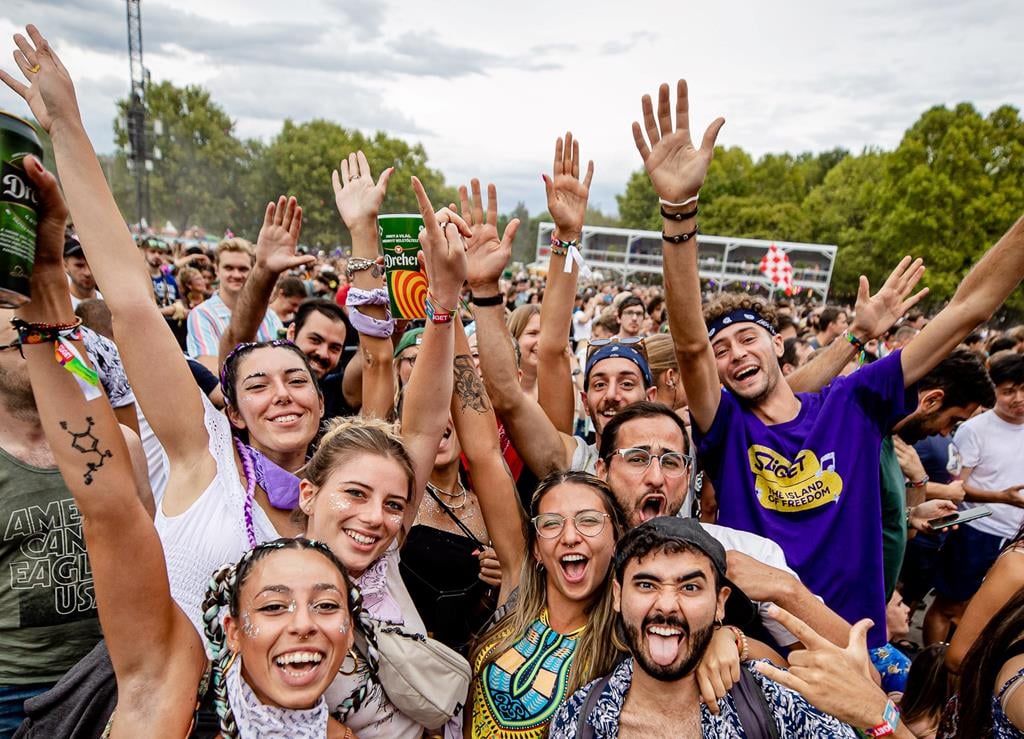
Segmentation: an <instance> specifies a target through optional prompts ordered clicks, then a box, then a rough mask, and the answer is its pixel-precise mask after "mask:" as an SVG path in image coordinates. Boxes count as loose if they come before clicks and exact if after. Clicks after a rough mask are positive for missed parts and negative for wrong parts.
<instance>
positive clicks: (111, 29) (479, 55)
mask: <svg viewBox="0 0 1024 739" xmlns="http://www.w3.org/2000/svg"><path fill="white" fill-rule="evenodd" d="M142 20H143V45H144V51H145V64H146V67H148V69H149V70H150V72H151V75H152V78H153V79H154V80H163V79H168V80H171V81H172V82H174V83H175V84H178V85H184V84H200V85H204V86H205V87H207V88H208V89H210V90H211V92H212V94H213V97H214V99H215V100H216V101H217V102H218V103H219V104H220V105H222V106H223V107H224V108H225V109H226V111H227V112H228V114H229V115H230V116H231V117H232V118H233V119H234V120H235V121H236V122H237V129H238V133H239V135H241V136H243V137H261V138H269V137H271V136H273V135H274V134H275V133H276V132H277V131H278V130H279V128H280V125H281V121H282V120H283V119H285V118H292V119H294V120H296V121H305V120H309V119H311V118H328V119H331V120H334V121H337V122H339V123H341V124H342V125H345V126H348V127H355V128H360V129H363V130H366V131H372V130H376V129H382V130H384V131H386V132H387V133H389V134H391V135H394V136H400V137H403V138H406V139H409V140H413V141H419V142H422V143H423V145H424V146H425V147H426V149H427V152H428V154H429V156H430V160H431V162H432V164H433V165H434V166H436V167H438V168H440V169H441V171H443V172H444V173H445V175H446V177H447V178H448V181H449V182H452V183H460V182H464V181H466V180H467V179H468V178H469V177H472V176H479V177H481V178H482V179H486V180H492V181H494V182H495V183H496V184H497V185H498V192H499V197H500V199H501V208H502V210H508V209H510V208H511V207H512V206H513V205H514V204H515V201H517V200H524V201H525V202H526V203H527V205H528V206H529V208H530V210H531V211H538V210H542V209H543V207H544V195H543V186H542V183H541V180H540V173H541V172H542V171H544V170H545V169H546V168H549V167H550V161H551V154H552V151H553V142H554V139H555V137H556V136H557V135H558V134H559V133H560V132H564V131H565V130H566V129H567V128H569V129H572V130H573V132H574V134H575V135H576V136H577V137H578V138H579V139H580V140H581V142H582V150H583V156H584V158H593V159H594V161H595V165H596V175H595V180H594V187H593V191H592V195H591V202H592V204H593V205H595V206H597V207H600V208H602V209H603V210H605V211H606V212H613V211H614V210H615V194H616V193H618V192H621V191H622V189H623V187H624V185H625V182H626V180H627V178H628V176H629V173H630V172H631V171H632V170H634V169H635V168H637V167H638V166H639V163H640V162H639V157H638V155H637V153H636V150H635V148H634V146H633V143H632V138H631V135H630V131H629V126H630V122H631V121H632V120H633V119H634V118H636V117H638V116H639V98H640V95H642V94H643V93H644V92H653V91H654V90H656V89H657V85H658V83H659V82H662V81H669V80H674V79H677V78H678V77H686V78H687V79H688V80H689V83H690V92H691V108H690V109H691V121H692V122H693V125H694V127H695V128H700V130H701V131H703V128H704V127H705V126H706V125H707V123H708V122H709V121H710V120H711V119H712V118H714V117H715V116H717V115H722V116H725V118H726V126H725V128H724V129H723V131H722V134H721V136H720V137H719V143H720V144H724V145H727V146H733V145H738V146H742V147H743V148H745V149H747V150H748V151H750V152H752V153H754V154H756V155H757V154H763V153H766V152H782V151H791V152H798V151H807V150H810V151H821V150H825V149H830V148H832V147H835V146H843V147H846V148H848V149H851V150H854V151H859V150H860V149H861V148H862V147H863V146H865V145H870V146H881V147H887V148H891V147H893V146H895V145H896V143H898V141H899V137H900V135H901V134H902V132H903V131H904V130H905V129H906V127H907V126H908V125H910V124H911V123H912V122H913V121H914V120H916V118H917V117H918V116H919V115H920V114H921V113H922V112H923V111H924V110H925V109H927V108H928V107H930V106H932V105H935V104H943V103H944V104H953V103H956V102H959V101H963V100H969V101H971V102H973V103H974V104H975V105H976V106H978V107H979V108H980V109H981V110H982V111H984V112H988V111H989V110H991V109H992V108H994V107H995V106H997V105H999V104H1002V103H1010V104H1012V105H1015V106H1017V107H1021V106H1024V75H1022V74H1021V73H1020V64H1021V50H1022V47H1021V41H1020V34H1019V31H1020V29H1021V28H1022V27H1024V3H1021V2H1019V0H972V2H963V1H962V0H905V1H904V0H850V1H849V2H845V3H823V2H809V1H807V2H800V1H798V0H774V1H773V2H764V1H763V0H761V1H759V2H755V1H754V0H746V1H745V2H727V1H722V2H712V3H700V4H698V3H693V2H679V1H678V0H676V2H649V3H636V4H634V3H628V2H593V1H592V2H588V3H582V2H555V1H554V0H545V1H544V2H538V1H536V0H516V2H501V3H494V2H482V3H481V2H467V1H465V0H448V2H445V3H443V4H442V3H436V2H422V1H421V2H414V1H412V0H334V1H333V2H332V1H330V0H292V2H288V3H280V2H274V3H271V2H267V0H215V1H214V2H211V1H210V0H205V1H204V0H173V1H172V0H146V2H144V3H143V4H142ZM26 22H34V23H36V24H37V25H38V26H39V27H40V29H41V30H42V31H43V33H44V34H46V35H47V36H48V37H49V38H50V41H51V42H52V43H53V44H54V45H55V47H56V48H57V50H58V52H59V53H60V54H61V55H62V58H63V60H64V62H65V64H66V65H67V66H68V68H69V69H70V70H71V73H72V75H73V76H74V78H75V82H76V85H77V89H78V94H79V97H80V99H81V104H82V109H83V115H84V117H85V123H86V126H87V128H88V130H89V133H90V135H91V136H92V138H93V141H94V142H95V144H96V146H97V149H98V150H99V151H101V152H106V151H111V150H112V149H113V142H112V139H113V128H112V118H113V116H114V100H115V99H116V98H117V97H122V96H124V95H125V93H126V92H127V90H128V85H129V79H128V57H127V31H126V21H125V4H124V2H119V1H118V0H65V1H62V0H31V2H28V1H26V0H5V1H4V2H3V3H2V7H0V37H2V38H3V39H5V41H4V45H5V46H7V47H8V48H13V45H12V44H11V42H10V41H9V39H10V36H11V34H13V33H14V32H15V30H17V29H18V28H19V27H21V26H24V24H25V23H26ZM1014 29H1016V30H1014ZM2 59H3V61H2V62H0V63H2V64H4V66H5V67H6V68H7V69H9V70H12V71H13V62H12V61H11V59H10V54H9V51H7V50H6V49H5V50H4V53H3V55H2ZM0 108H3V109H6V110H12V111H14V112H16V113H19V114H25V113H26V112H27V111H26V108H25V106H24V104H23V103H22V101H21V100H20V99H18V98H17V97H16V96H14V95H13V94H12V93H11V92H10V91H8V90H7V89H6V88H5V89H3V90H2V91H0ZM339 154H341V152H339Z"/></svg>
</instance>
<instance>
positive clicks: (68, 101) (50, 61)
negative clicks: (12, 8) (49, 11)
mask: <svg viewBox="0 0 1024 739" xmlns="http://www.w3.org/2000/svg"><path fill="white" fill-rule="evenodd" d="M25 30H26V32H27V33H28V38H26V37H25V36H23V35H21V34H20V33H19V34H15V36H14V43H15V44H16V45H17V46H18V48H17V49H16V50H15V52H14V61H15V62H16V63H17V65H18V68H19V69H21V72H22V74H23V75H25V79H26V80H28V81H29V84H28V85H25V84H22V83H21V82H18V81H17V80H16V79H14V77H12V76H11V75H10V74H8V73H7V72H5V71H3V70H0V80H2V81H3V82H4V84H6V85H7V86H8V87H10V88H11V89H12V90H13V91H14V92H15V93H17V94H18V95H20V96H21V97H22V98H23V99H24V100H25V102H26V103H28V106H29V108H30V109H31V110H32V115H34V116H35V118H36V120H37V121H39V125H40V126H42V127H43V129H44V130H45V131H47V132H49V131H50V129H51V128H52V127H53V123H54V121H56V120H66V121H76V120H79V119H80V115H79V112H78V101H77V100H76V98H75V86H74V84H73V83H72V82H71V75H70V74H68V70H67V69H65V68H64V65H63V64H62V63H61V61H60V59H59V58H58V57H57V54H56V53H55V52H54V51H53V49H51V48H50V44H49V43H48V42H47V40H46V39H45V38H43V35H42V34H41V33H39V30H38V29H37V28H36V27H35V26H33V25H29V26H27V27H26V29H25Z"/></svg>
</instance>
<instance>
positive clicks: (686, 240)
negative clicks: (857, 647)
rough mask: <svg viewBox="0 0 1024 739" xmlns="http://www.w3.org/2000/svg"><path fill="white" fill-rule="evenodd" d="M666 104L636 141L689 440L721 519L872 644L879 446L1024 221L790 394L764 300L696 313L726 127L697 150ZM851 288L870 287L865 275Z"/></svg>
mask: <svg viewBox="0 0 1024 739" xmlns="http://www.w3.org/2000/svg"><path fill="white" fill-rule="evenodd" d="M677 95H678V101H677V106H676V116H675V119H674V121H673V117H672V115H671V113H670V109H671V105H670V101H669V97H670V96H669V88H668V85H662V87H661V89H660V91H659V96H658V98H659V99H658V110H659V111H660V116H659V117H660V120H661V125H660V126H659V125H658V123H657V121H656V119H655V116H654V108H653V104H652V101H651V99H650V97H645V98H644V99H643V103H642V107H643V119H644V123H645V125H644V126H641V125H640V124H639V123H636V124H634V126H633V129H634V140H635V142H636V144H637V148H638V150H639V152H640V154H641V157H642V158H643V160H644V163H645V167H646V169H647V172H648V175H649V177H650V178H651V182H652V185H653V186H654V189H655V191H656V192H657V194H658V197H659V198H660V199H661V202H662V208H663V223H664V232H663V235H664V239H665V241H664V244H663V246H664V249H663V251H664V270H665V285H666V295H667V303H668V310H669V323H670V325H671V333H672V338H673V341H674V342H675V349H676V358H677V360H678V364H679V368H680V375H681V376H682V381H683V387H684V388H685V390H686V397H687V400H688V401H689V407H690V414H691V416H692V418H693V429H694V440H695V441H696V444H697V448H698V453H699V454H700V457H701V461H702V463H703V464H704V468H705V470H706V472H707V474H708V476H709V477H710V479H711V481H712V483H713V484H714V488H715V490H716V491H717V496H718V504H719V508H718V510H719V519H718V522H719V523H721V524H724V525H727V526H731V527H733V528H738V529H743V530H746V531H752V532H754V533H757V534H760V535H761V536H765V537H767V538H769V539H772V540H773V541H775V542H776V543H778V544H779V545H780V546H781V547H782V549H783V551H784V552H785V553H786V559H787V560H788V561H789V563H790V565H791V566H792V567H793V568H794V569H795V570H796V571H797V572H798V573H800V577H801V579H802V580H803V581H804V583H805V584H806V585H807V586H808V587H809V588H810V589H811V590H812V591H813V592H815V593H817V594H818V595H821V596H822V597H823V598H824V599H825V602H826V603H827V604H828V605H829V607H831V608H832V609H833V610H834V611H836V612H837V613H839V615H840V616H842V617H844V618H845V619H846V620H847V621H849V622H851V623H853V622H857V621H859V620H861V619H862V618H870V619H871V620H872V621H873V622H874V626H873V627H872V629H871V631H870V632H869V634H868V646H869V647H872V648H875V647H881V646H883V645H884V644H885V643H886V638H885V605H886V598H885V582H884V576H883V566H882V527H881V523H880V522H881V518H882V513H881V494H880V491H879V475H878V469H879V460H880V453H881V447H882V438H883V437H884V436H885V435H886V434H888V433H889V432H890V431H891V430H892V429H893V427H894V426H895V425H896V424H897V423H899V421H900V420H902V419H903V418H904V417H905V416H907V415H908V414H909V413H910V412H912V411H913V409H914V408H916V407H917V404H918V397H917V392H916V390H915V385H916V383H917V382H918V381H919V380H921V379H922V378H923V377H924V376H925V375H926V374H928V372H929V371H930V370H931V369H932V368H933V367H935V365H937V364H938V363H939V362H940V361H941V360H942V359H943V358H944V357H945V356H947V355H948V354H949V352H951V351H952V350H953V349H954V348H956V345H957V344H958V343H959V342H960V341H961V340H962V339H963V338H964V337H966V336H967V335H968V334H969V333H970V332H971V331H972V330H973V329H974V328H975V327H976V326H977V325H978V324H980V323H982V322H984V321H986V320H988V319H989V318H990V317H991V316H992V314H993V313H994V311H995V310H996V309H997V308H998V307H999V306H1000V305H1001V304H1002V302H1003V301H1004V300H1005V299H1006V298H1007V296H1008V295H1009V294H1010V293H1011V292H1012V290H1013V289H1014V288H1015V287H1016V286H1017V284H1018V283H1019V282H1020V280H1021V278H1022V277H1024V219H1022V220H1019V221H1018V222H1017V223H1016V224H1014V225H1013V226H1012V227H1011V228H1010V230H1009V231H1008V232H1007V233H1006V235H1004V236H1003V237H1002V238H1001V239H1000V240H999V242H998V243H997V244H996V245H995V246H994V247H993V248H992V249H991V250H990V251H989V252H988V253H987V254H985V255H984V256H983V257H982V258H981V259H980V260H979V261H978V262H977V264H976V265H975V266H974V268H973V269H972V270H971V272H970V273H969V274H968V275H967V276H966V277H965V278H964V280H963V282H961V283H960V285H959V287H958V289H957V291H956V294H955V295H954V296H953V298H952V300H951V301H950V303H949V304H948V305H947V306H946V307H945V308H944V309H943V310H942V311H941V312H940V313H939V314H938V315H937V316H936V317H935V318H934V319H933V320H932V321H931V322H930V323H929V324H928V325H927V326H925V328H924V329H923V330H922V331H921V333H920V334H918V335H917V336H916V337H915V338H914V340H913V341H912V342H911V343H910V344H908V345H907V346H906V347H905V348H904V349H902V350H900V351H897V352H894V353H893V354H890V355H888V356H886V357H884V358H882V359H880V360H878V361H877V362H874V363H872V364H869V365H865V366H863V367H861V368H860V369H859V370H857V371H856V372H854V373H853V374H852V375H850V376H848V377H842V378H838V379H836V380H835V381H834V382H832V384H831V385H829V386H828V387H827V388H824V389H822V390H821V391H819V392H817V393H800V394H797V393H794V392H793V390H792V389H791V388H790V387H789V385H787V384H786V382H784V381H782V371H781V369H780V368H779V363H778V358H779V356H780V355H781V353H782V350H783V343H782V340H781V339H780V338H779V337H778V336H777V334H776V331H775V327H774V325H773V323H772V318H773V316H772V308H771V306H770V305H769V304H768V303H766V302H765V301H763V300H759V299H757V298H755V297H753V296H749V295H738V294H723V295H720V296H717V297H716V299H715V300H713V301H711V303H709V304H708V305H707V306H703V305H702V301H701V287H700V276H699V272H698V267H697V249H696V242H697V241H698V240H699V237H698V235H697V234H698V230H697V220H696V218H697V208H696V204H697V198H698V195H699V192H700V188H701V186H702V185H703V183H704V178H705V176H706V174H707V170H708V167H709V165H710V163H711V158H712V155H713V151H714V143H715V139H716V138H717V134H718V131H719V129H720V128H721V126H722V125H723V124H724V121H723V120H722V119H718V120H716V121H715V122H714V123H713V124H712V125H711V126H710V127H709V128H708V130H707V132H706V133H705V135H704V139H703V142H702V143H701V145H700V148H699V149H698V148H696V147H695V146H694V145H693V142H692V140H691V137H690V130H689V120H688V99H687V88H686V83H685V81H683V80H680V81H679V84H678V93H677ZM673 123H674V125H673ZM645 129H646V138H645V136H644V131H645ZM904 261H905V262H907V263H909V258H907V259H905V260H904ZM861 290H862V291H866V290H867V280H866V278H862V280H861ZM702 314H703V320H702ZM871 338H874V337H872V336H868V335H857V334H856V333H853V332H851V331H850V330H847V332H846V333H845V334H844V337H843V338H842V339H840V341H842V342H844V343H848V344H850V345H851V346H853V347H855V348H856V349H857V350H860V351H863V350H864V345H865V344H866V342H867V341H868V340H869V339H871ZM837 344H839V342H833V346H835V345H837ZM842 348H843V347H842V345H841V344H840V345H839V347H838V349H837V351H838V350H839V349H842ZM830 350H832V347H831V346H830V347H829V349H826V350H825V351H830ZM723 386H724V387H723Z"/></svg>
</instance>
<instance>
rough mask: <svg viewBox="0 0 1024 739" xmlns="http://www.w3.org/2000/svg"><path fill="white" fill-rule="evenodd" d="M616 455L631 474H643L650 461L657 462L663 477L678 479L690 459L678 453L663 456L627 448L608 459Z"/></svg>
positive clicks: (616, 451) (618, 450)
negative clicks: (655, 460)
mask: <svg viewBox="0 0 1024 739" xmlns="http://www.w3.org/2000/svg"><path fill="white" fill-rule="evenodd" d="M613 455H617V456H619V457H622V461H623V463H624V464H625V465H626V466H627V467H628V468H629V469H630V470H631V471H633V472H637V473H640V472H643V471H644V470H646V469H647V468H648V467H650V466H651V461H652V460H654V459H657V460H658V464H660V465H661V474H663V475H665V477H679V476H680V475H682V474H683V473H684V472H686V469H687V468H688V467H689V466H690V459H689V457H687V456H686V455H685V454H680V453H679V452H665V453H664V454H661V455H658V454H651V453H650V452H649V451H647V450H646V449H641V448H640V447H629V448H628V449H616V450H614V451H613V452H612V453H611V454H610V455H609V457H611V456H613Z"/></svg>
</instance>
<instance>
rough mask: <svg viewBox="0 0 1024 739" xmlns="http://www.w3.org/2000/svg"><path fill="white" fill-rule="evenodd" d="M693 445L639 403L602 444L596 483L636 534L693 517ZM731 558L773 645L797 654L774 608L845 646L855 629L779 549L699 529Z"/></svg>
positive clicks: (658, 407)
mask: <svg viewBox="0 0 1024 739" xmlns="http://www.w3.org/2000/svg"><path fill="white" fill-rule="evenodd" d="M689 453H690V444H689V439H688V437H687V435H686V427H685V425H684V424H683V421H682V419H681V418H679V416H677V415H676V414H675V413H674V412H673V411H672V410H671V409H670V408H669V407H668V406H666V405H663V404H661V403H651V402H649V401H640V402H638V403H633V404H631V405H628V406H626V407H625V408H624V409H623V410H621V411H620V412H619V413H618V414H617V415H616V416H615V418H613V419H612V420H611V421H610V422H609V423H608V425H607V426H605V429H604V434H602V436H601V448H600V459H598V461H597V476H598V477H600V478H601V479H602V480H604V481H605V482H607V483H608V486H609V487H610V488H611V489H612V493H614V494H615V499H616V500H617V501H618V503H619V506H620V508H621V509H622V511H623V513H624V514H625V516H626V524H627V525H628V526H629V527H630V528H634V527H636V526H639V525H640V524H642V523H643V522H644V521H648V520H650V519H652V518H656V517H658V516H677V515H683V516H684V517H689V515H690V514H689V511H687V510H683V509H684V504H685V502H686V501H687V492H688V489H689V481H690V463H689ZM701 527H702V528H703V529H704V530H705V531H706V532H707V533H709V534H710V535H711V536H712V537H714V538H715V539H716V540H718V542H719V543H720V544H721V545H722V546H723V547H724V548H725V549H726V551H727V556H726V558H727V560H728V572H729V577H730V579H731V580H732V582H733V583H735V584H736V585H738V586H739V587H740V588H741V589H742V590H743V592H744V593H745V594H746V595H747V596H749V597H750V598H752V599H753V600H754V601H755V602H756V603H757V604H758V610H759V611H760V614H761V621H762V623H763V624H764V627H765V629H766V630H767V632H768V633H767V634H766V635H765V634H761V633H758V634H757V637H758V638H759V639H765V638H766V637H770V640H769V643H770V644H771V642H774V645H773V646H775V645H777V646H779V647H782V648H785V649H795V648H799V647H800V645H799V644H798V642H797V639H796V637H795V636H793V634H791V633H790V632H789V631H787V630H786V629H784V628H782V627H781V626H779V625H778V624H777V623H776V622H775V620H774V619H772V618H771V617H770V616H769V615H768V609H769V607H770V606H771V604H772V603H774V604H776V605H778V606H781V607H782V608H785V609H786V610H787V611H789V612H790V613H792V614H794V615H796V616H798V617H799V618H800V619H801V620H803V621H804V622H805V623H807V624H809V625H811V627H812V628H813V629H814V630H815V631H816V632H818V633H819V634H821V635H823V636H824V637H825V638H827V639H829V640H831V641H833V642H834V643H836V644H839V645H845V643H846V638H847V634H848V633H849V631H850V625H849V624H848V623H846V622H845V621H844V620H843V619H842V618H840V617H839V616H838V615H836V613H835V612H833V611H832V610H831V609H829V607H828V606H826V605H825V604H824V603H822V602H821V600H820V599H819V598H817V597H816V596H815V595H814V594H813V593H811V591H810V590H808V589H807V588H806V587H805V586H804V585H803V584H802V583H801V582H800V578H799V577H797V575H796V573H795V572H793V570H792V569H790V567H789V565H788V564H786V556H785V555H784V554H783V552H782V549H780V548H779V545H778V544H776V543H775V542H772V541H769V540H768V539H765V538H764V537H762V536H757V535H756V534H751V533H750V532H747V531H738V530H736V529H731V528H728V527H727V526H718V525H717V524H710V523H701Z"/></svg>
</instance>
